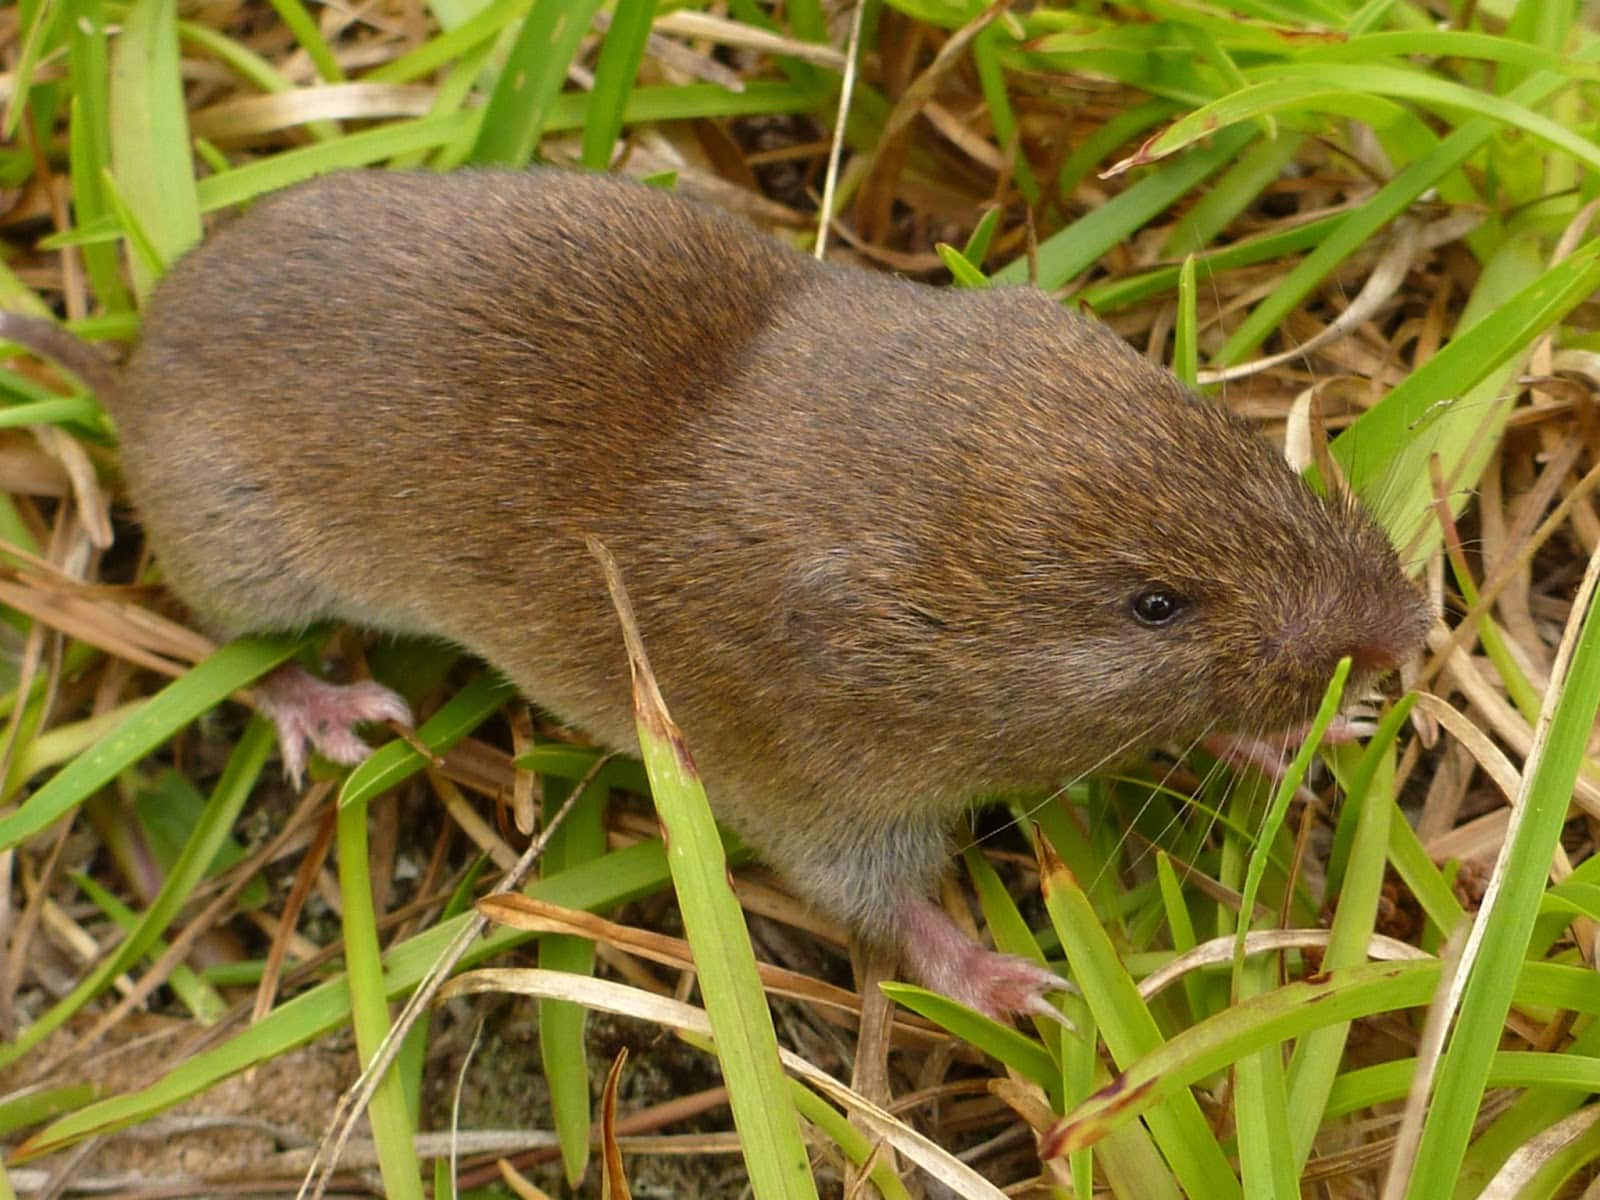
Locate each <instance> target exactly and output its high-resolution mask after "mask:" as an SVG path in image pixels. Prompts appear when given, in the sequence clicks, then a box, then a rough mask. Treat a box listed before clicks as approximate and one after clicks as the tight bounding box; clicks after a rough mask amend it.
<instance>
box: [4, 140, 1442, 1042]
mask: <svg viewBox="0 0 1600 1200" xmlns="http://www.w3.org/2000/svg"><path fill="white" fill-rule="evenodd" d="M12 330H16V332H15V333H12V332H11V331H12ZM0 334H7V335H9V336H14V337H16V338H17V340H21V341H28V340H29V338H28V336H27V328H26V327H25V326H22V325H17V324H15V323H13V324H10V325H7V326H5V327H4V328H0ZM43 348H44V349H45V350H47V351H48V350H49V349H50V347H48V346H44V347H43ZM58 349H59V347H58ZM68 365H69V366H70V365H72V364H71V362H70V361H69V362H68ZM89 369H90V371H92V367H91V368H89ZM91 382H92V381H91ZM101 390H102V391H103V393H104V395H103V399H104V400H105V401H106V403H107V404H108V406H109V407H110V409H111V411H112V413H113V415H114V417H115V419H116V422H117V426H118V429H119V431H120V434H121V439H122V446H123V459H124V464H125V469H126V474H127V480H128V485H129V488H130V490H131V492H132V495H133V499H134V501H135V503H136V505H137V507H138V510H139V512H140V514H141V516H142V519H143V521H144V524H145V526H146V528H147V530H148V532H149V537H150V540H151V542H152V543H153V545H154V547H155V550H156V552H157V554H158V555H159V557H160V561H161V563H162V564H163V566H164V568H165V571H166V573H167V577H168V579H169V580H170V582H171V584H172V586H173V588H174V589H176V591H177V592H178V594H179V595H181V596H182V597H183V598H184V599H185V600H186V601H187V602H188V603H189V604H190V605H191V606H192V607H193V608H194V610H195V612H196V613H197V614H199V615H200V616H201V617H202V618H203V619H204V620H205V621H206V622H207V623H208V624H209V625H210V626H211V627H212V628H214V629H216V630H218V631H219V632H228V633H243V632H247V631H265V630H284V629H296V628H299V627H302V626H304V625H306V624H307V623H309V622H314V621H320V620H327V619H335V620H344V621H352V622H356V623H358V624H361V625H364V626H369V627H372V628H376V629H384V630H392V631H396V632H401V633H410V634H425V635H432V636H436V637H441V638H446V639H449V640H451V641H453V642H456V643H459V644H460V645H462V646H465V647H467V648H468V649H470V650H472V651H473V652H475V653H476V654H479V655H481V656H482V657H483V658H485V659H487V660H488V661H489V662H491V663H493V664H494V665H496V666H497V667H499V668H500V669H501V670H503V671H504V672H505V673H506V674H507V675H508V676H509V677H510V678H511V679H512V680H513V681H514V682H515V683H516V684H517V685H518V687H520V688H521V689H522V691H523V692H524V693H525V694H526V695H527V696H528V697H530V698H531V699H533V700H535V701H537V702H538V703H539V704H541V705H543V706H545V707H546V708H548V709H549V710H550V711H552V712H553V713H555V714H557V715H559V716H560V717H562V718H564V719H566V720H569V721H571V722H573V723H574V724H576V725H578V726H580V727H582V728H584V729H586V730H588V731H589V732H590V733H592V734H594V735H595V736H597V737H599V738H601V739H602V740H604V741H606V742H609V743H612V744H614V745H617V746H621V747H632V746H633V745H634V729H633V716H632V709H631V705H630V699H629V687H628V675H627V669H626V663H625V659H624V655H623V648H622V640H621V637H620V636H619V633H618V627H617V621H616V617H615V615H614V613H613V611H612V608H611V605H610V603H609V601H608V599H607V595H606V588H605V584H604V581H603V579H602V576H601V573H600V571H599V570H598V569H597V567H596V565H595V563H594V561H593V560H592V559H591V558H590V556H589V552H588V551H587V549H586V548H585V538H586V536H588V535H591V534H592V535H597V536H598V537H599V538H600V539H601V540H602V541H603V542H604V543H605V544H606V546H608V547H609V548H610V550H611V551H612V553H613V554H614V555H615V556H616V558H617V560H618V561H619V562H620V564H621V567H622V571H623V574H624V577H625V579H626V581H627V584H628V587H629V590H630V592H631V594H632V597H633V600H634V603H635V606H636V607H637V610H638V615H639V620H640V625H641V629H642V632H643V635H644V638H645V643H646V645H647V646H648V647H649V650H650V653H651V655H652V658H653V660H654V662H655V665H656V668H657V672H658V674H659V677H660V679H661V684H662V688H663V691H664V692H665V694H666V698H667V701H668V703H669V704H670V705H671V707H672V711H673V714H674V716H675V717H676V718H677V720H678V723H679V724H680V725H681V726H682V728H683V729H684V731H685V733H686V735H687V737H688V739H689V743H690V745H691V746H692V748H693V750H694V754H695V757H696V759H697V761H698V762H699V764H700V766H701V768H702V771H703V773H704V776H705V780H706V785H707V789H708V791H709V793H710V796H711V798H712V801H713V803H714V804H715V805H716V806H717V810H718V812H719V813H720V815H721V816H722V817H724V818H725V819H726V820H727V821H728V823H729V824H730V825H732V826H733V827H734V828H735V829H736V830H738V831H739V833H741V834H742V835H743V836H744V837H745V838H746V839H747V840H748V841H749V842H751V843H752V844H753V845H754V846H755V847H756V849H757V850H758V851H759V852H760V853H761V854H762V855H763V856H764V857H765V858H766V860H767V861H768V862H770V863H771V864H772V865H774V866H776V867H777V868H779V869H780V870H781V871H782V872H783V873H784V874H785V875H786V876H787V877H788V878H789V880H790V881H791V882H792V883H793V885H794V886H795V887H796V888H797V889H798V890H799V891H800V892H801V893H802V894H803V895H804V896H806V897H808V898H809V899H811V900H812V901H813V902H815V903H816V904H817V905H818V907H820V908H821V909H823V910H824V911H826V912H827V913H829V914H832V915H833V916H835V917H838V918H841V919H843V920H844V921H846V922H848V923H849V924H850V926H851V927H852V928H853V929H855V930H856V931H857V932H858V933H860V934H862V935H865V936H866V937H867V938H868V939H870V940H872V941H875V942H877V943H882V944H889V945H895V946H898V947H899V948H900V949H901V950H902V952H903V954H904V956H905V959H906V960H907V962H908V964H909V966H910V968H911V970H912V972H913V973H914V974H915V975H916V976H917V977H918V978H920V979H922V980H923V981H924V982H926V983H928V984H930V985H931V986H934V987H937V988H940V989H942V990H944V991H946V992H948V993H950V994H952V995H955V996H956V997H958V998H960V999H963V1000H966V1001H967V1002H969V1003H972V1004H974V1005H976V1006H977V1007H980V1008H983V1009H986V1010H988V1011H990V1012H1003V1011H1013V1010H1018V1009H1027V1008H1034V1007H1036V1006H1037V1004H1038V997H1039V993H1040V992H1041V991H1042V990H1043V989H1044V988H1045V987H1047V986H1048V985H1049V984H1050V983H1051V982H1052V981H1053V977H1051V976H1048V975H1046V974H1044V973H1041V972H1039V971H1038V970H1037V969H1035V968H1032V967H1031V966H1028V965H1025V964H1020V963H1019V962H1017V960H1012V959H1007V958H1004V957H1002V956H998V955H993V954H990V953H988V952H986V951H982V950H980V949H979V948H977V947H976V946H974V945H972V944H971V943H970V942H967V941H966V940H965V939H964V938H963V937H962V936H961V935H960V934H959V933H957V932H956V930H955V927H954V926H953V925H952V924H951V923H950V922H949V920H948V918H946V917H945V916H944V915H943V913H942V912H941V911H940V910H938V909H937V908H935V907H934V906H933V905H932V904H931V902H930V901H929V900H928V897H929V895H930V893H931V889H932V887H933V885H934V883H935V881H936V880H937V878H938V876H939V874H940V872H941V870H942V869H943V867H944V864H945V859H946V844H945V843H946V835H947V831H948V829H949V828H950V826H951V824H952V823H953V822H954V820H955V819H956V817H957V816H958V814H959V813H961V811H962V810H963V807H964V806H965V805H967V804H969V803H970V802H971V801H972V799H973V798H974V797H975V796H977V795H980V794H983V793H988V792H994V791H998V790H1004V789H1014V788H1022V787H1035V786H1049V785H1051V784H1056V783H1060V782H1062V781H1064V780H1067V779H1070V778H1073V777H1075V776H1078V775H1080V774H1081V773H1083V772H1086V771H1088V770H1090V769H1092V768H1094V767H1096V766H1099V765H1101V764H1103V763H1106V762H1108V761H1110V760H1113V759H1115V758H1117V757H1118V756H1120V755H1123V754H1125V753H1126V752H1129V751H1132V750H1137V749H1139V748H1142V747H1148V746H1151V745H1154V744H1157V743H1187V742H1189V741H1191V740H1192V739H1194V738H1196V737H1197V736H1200V735H1202V734H1206V733H1214V732H1243V733H1260V734H1265V733H1272V732H1281V731H1283V730H1285V729H1289V728H1293V727H1295V726H1297V725H1299V724H1300V723H1301V722H1303V721H1304V720H1305V719H1306V718H1307V717H1308V716H1309V714H1310V712H1311V710H1312V708H1313V706H1314V705H1315V703H1316V701H1317V700H1318V699H1319V698H1320V696H1321V694H1322V691H1323V688H1324V686H1325V684H1326V681H1327V679H1328V676H1329V673H1330V672H1331V670H1332V668H1333V666H1334V664H1335V662H1336V661H1337V660H1338V659H1339V658H1340V657H1341V656H1342V655H1347V654H1348V655H1351V656H1352V657H1353V658H1354V660H1355V662H1356V664H1357V666H1358V668H1360V670H1361V672H1362V673H1364V674H1366V675H1369V676H1370V675H1372V674H1375V673H1378V672H1381V671H1383V670H1386V669H1388V668H1391V667H1393V666H1395V665H1397V664H1398V663H1399V662H1400V661H1401V660H1403V659H1404V658H1406V657H1407V656H1409V655H1410V653H1411V652H1412V651H1413V650H1414V649H1415V647H1416V646H1417V645H1418V644H1419V642H1420V639H1421V636H1422V633H1423V630H1424V627H1425V624H1426V621H1427V614H1426V609H1425V607H1424V605H1423V603H1422V601H1421V599H1420V597H1419V595H1418V593H1417V592H1416V591H1415V590H1414V589H1413V588H1412V587H1411V586H1410V584H1408V583H1407V581H1406V580H1405V578H1404V577H1403V575H1402V573H1401V570H1400V568H1399V565H1398V564H1397V562H1396V559H1395V555H1394V553H1393V551H1392V550H1391V548H1390V546H1389V543H1388V541H1387V540H1386V538H1385V537H1384V535H1383V534H1382V533H1381V532H1380V531H1379V530H1378V529H1377V527H1376V526H1375V525H1373V523H1372V522H1371V521H1370V520H1369V519H1368V518H1367V517H1366V516H1365V515H1363V514H1362V513H1361V512H1359V511H1358V510H1357V509H1355V508H1353V507H1352V506H1350V505H1349V504H1347V503H1344V502H1340V501H1329V500H1325V499H1322V498H1319V497H1318V496H1316V495H1315V494H1313V493H1312V491H1311V490H1310V489H1308V488H1307V487H1306V486H1305V485H1304V484H1303V483H1302V482H1301V480H1300V479H1299V478H1298V477H1297V476H1296V475H1295V474H1294V473H1293V472H1291V471H1290V470H1289V468H1288V467H1287V466H1286V465H1285V464H1284V462H1283V460H1282V459H1281V458H1280V457H1279V456H1278V455H1277V454H1276V453H1274V452H1273V450H1272V449H1270V448H1269V447H1268V446H1267V445H1266V444H1265V443H1264V442H1262V441H1260V440H1259V439H1258V438H1256V437H1255V436H1253V435H1252V434H1251V433H1250V431H1249V430H1248V429H1247V428H1246V427H1245V426H1244V425H1243V424H1242V423H1241V422H1239V421H1237V420H1235V419H1234V418H1232V417H1230V416H1228V415H1225V414H1224V413H1223V412H1221V411H1219V410H1218V409H1217V408H1215V407H1212V406H1210V405H1208V404H1205V403H1203V402H1200V401H1198V400H1197V399H1195V398H1194V397H1193V396H1192V395H1191V394H1190V393H1189V392H1187V391H1186V390H1185V389H1184V388H1183V387H1182V386H1181V385H1180V384H1179V383H1178V382H1177V380H1176V379H1175V378H1174V377H1173V376H1172V375H1170V374H1168V373H1167V372H1165V371H1162V370H1160V369H1158V368H1156V367H1154V366H1152V365H1151V364H1149V363H1148V362H1146V361H1145V360H1143V359H1142V358H1140V357H1139V356H1138V355H1137V354H1135V353H1134V352H1133V351H1132V349H1131V348H1129V347H1128V346H1127V345H1126V344H1125V343H1124V342H1122V341H1121V340H1120V339H1118V338H1117V337H1116V336H1114V335H1113V334H1111V333H1110V332H1108V331H1107V330H1105V329H1103V328H1101V327H1100V326H1098V325H1096V324H1094V323H1092V322H1090V321H1087V320H1084V319H1081V318H1079V317H1077V316H1074V315H1072V314H1070V313H1068V312H1065V311H1063V309H1062V308H1061V307H1060V306H1059V305H1057V304H1055V303H1053V302H1051V301H1050V300H1049V299H1048V298H1047V297H1045V296H1044V295H1042V294H1041V293H1039V292H1037V291H1034V290H1032V289H1028V288H1007V289H994V290H990V291H954V290H945V289H935V288H931V287H925V286H921V285H917V284H912V283H908V282H904V281H902V280H898V279H894V278H889V277H885V276H879V275H872V274H868V273H865V272H860V271H855V270H850V269H846V268H842V267H838V266H833V265H822V264H818V263H816V262H814V261H812V260H811V259H809V258H806V257H804V256H802V255H800V254H797V253H795V252H793V251H791V250H789V249H787V248H785V247H783V246H781V245H779V244H778V243H776V242H774V241H772V240H771V239H769V238H767V237H765V236H764V235H762V234H761V233H759V232H758V231H756V230H755V229H753V228H751V227H749V226H747V225H746V224H744V223H743V222H741V221H739V220H737V219H735V218H733V217H730V216H728V215H725V214H722V213H719V212H716V211H713V210H710V209H708V208H705V207H702V206H700V205H697V204H695V203H691V202H689V201H687V200H684V199H681V198H678V197H675V196H672V195H668V194H664V193H661V192H658V191H652V190H649V189H646V188H643V187H641V186H639V185H636V184H634V183H631V182H627V181H625V180H621V179H616V178H609V177H603V176H595V175H582V174H574V173H567V172H559V171H554V170H535V171H530V172H526V173H507V172H472V173H466V172H463V173H458V174H454V175H447V176H436V175H412V174H384V173H354V174H345V175H339V176H333V177H329V178H326V179H322V180H318V181H316V182H313V183H309V184H306V185H304V186H301V187H298V188H295V189H293V190H291V191H289V192H286V193H283V194H281V195H278V196H274V197H272V198H270V199H267V200H265V201H263V202H262V203H260V204H259V205H258V206H257V207H256V208H254V209H253V210H252V211H251V212H249V213H248V214H246V215H245V216H244V217H242V218H240V219H239V220H237V221H235V222H233V223H232V224H230V225H228V226H227V227H226V228H225V229H223V230H222V231H221V232H219V233H217V234H216V235H215V236H213V237H212V238H210V239H209V240H208V241H207V242H206V243H205V244H204V245H203V246H201V247H200V248H199V249H197V250H195V251H194V252H193V253H191V254H190V255H189V256H188V257H186V258H184V259H183V260H182V261H181V262H179V263H178V264H177V265H176V266H175V267H174V268H173V270H172V271H171V273H170V275H169V276H168V277H167V279H166V280H165V281H164V282H163V283H162V285H161V286H160V287H159V288H158V289H157V290H156V292H155V294H154V296H153V297H152V299H151V302H150V305H149V308H148V311H147V313H146V315H145V319H144V327H143V340H142V342H141V344H140V345H139V347H138V348H137V349H136V350H135V352H134V354H133V356H132V359H131V360H130V362H129V363H128V365H127V367H126V369H125V370H124V371H123V372H122V373H121V377H120V380H119V381H118V382H116V383H115V384H112V385H110V386H103V387H102V388H101ZM368 687H369V689H370V687H371V685H368ZM324 688H325V689H326V692H325V694H320V695H319V697H312V698H309V699H308V698H306V697H303V696H302V697H298V698H297V697H295V696H293V695H289V696H287V697H285V696H282V695H280V696H278V697H277V698H276V700H277V704H278V707H279V708H280V709H282V710H283V711H281V712H280V713H279V715H280V718H281V721H282V723H283V724H284V725H285V731H286V744H287V745H288V747H289V749H290V751H291V752H292V751H293V750H294V749H295V747H296V745H297V744H298V743H299V740H300V738H302V737H310V738H311V740H312V741H313V742H317V743H318V744H319V745H321V746H322V747H323V748H324V749H327V750H330V751H331V752H333V753H334V754H336V755H339V756H340V757H344V758H349V757H353V756H354V755H355V754H356V753H359V745H358V744H355V743H354V742H353V735H351V734H350V733H349V730H348V726H349V724H350V723H351V721H352V720H353V719H356V718H371V717H383V716H394V715H399V713H398V711H397V710H396V709H395V708H394V707H393V702H392V701H391V700H390V699H389V698H388V697H387V693H381V692H375V691H371V690H369V691H367V692H362V693H350V692H337V691H335V690H334V689H331V688H326V685H324ZM291 690H292V689H291ZM329 697H336V699H335V700H334V701H333V702H332V703H331V704H329V703H325V701H327V700H328V698H329ZM337 697H344V698H345V700H347V701H348V703H344V704H343V705H342V707H341V703H340V701H339V700H338V699H337ZM401 711H403V710H401ZM307 712H309V713H310V714H311V715H310V717H309V718H306V717H305V716H304V714H305V713H307ZM297 714H298V715H297ZM330 715H331V716H332V717H333V718H334V719H333V721H332V724H333V725H334V726H336V728H333V729H331V730H328V731H326V732H328V733H329V735H330V738H331V740H329V741H326V742H319V741H318V737H317V734H318V733H319V730H318V729H317V728H316V727H317V726H318V724H320V723H322V722H323V721H324V720H325V719H326V718H328V717H329V716H330ZM296 721H299V722H300V723H299V725H296ZM341 738H343V739H345V740H343V741H341V740H340V739H341Z"/></svg>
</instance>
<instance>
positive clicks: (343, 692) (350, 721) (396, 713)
mask: <svg viewBox="0 0 1600 1200" xmlns="http://www.w3.org/2000/svg"><path fill="white" fill-rule="evenodd" d="M257 697H258V699H259V701H260V704H261V709H262V711H263V712H265V713H266V714H267V715H268V716H269V717H271V718H272V720H273V723H274V724H276V725H277V727H278V751H279V753H280V754H281V755H282V757H283V771H284V774H285V775H287V776H288V777H289V779H290V780H291V781H293V783H294V784H295V785H296V786H299V784H300V780H301V778H302V777H303V776H304V775H305V769H306V759H307V758H308V757H309V750H310V749H315V750H316V751H317V753H318V754H320V755H322V756H323V757H324V758H326V759H328V760H329V761H330V762H336V763H339V764H340V765H342V766H353V765H354V764H356V763H358V762H360V761H361V760H362V759H364V758H366V756H367V755H368V754H369V753H371V747H369V746H368V745H367V744H366V742H364V741H362V740H361V739H360V738H359V737H357V736H356V732H355V727H356V726H357V725H361V724H366V723H369V722H382V721H398V722H399V723H400V724H402V725H405V726H408V727H409V726H410V724H411V708H410V706H409V705H407V704H406V702H405V701H404V700H402V699H401V698H400V697H399V696H398V695H396V694H395V693H394V692H391V691H390V690H389V689H388V688H386V687H383V686H382V685H381V684H376V683H371V682H366V683H346V684H338V683H328V682H326V681H325V680H322V679H318V678H317V677H316V676H315V675H312V674H311V673H310V672H309V671H306V670H304V669H302V668H300V667H282V668H280V669H279V670H277V671H274V672H273V673H272V674H271V675H270V676H268V677H267V679H266V680H265V681H264V682H263V683H262V684H261V686H260V688H259V690H258V692H257Z"/></svg>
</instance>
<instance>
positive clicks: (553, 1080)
mask: <svg viewBox="0 0 1600 1200" xmlns="http://www.w3.org/2000/svg"><path fill="white" fill-rule="evenodd" d="M543 782H544V818H545V820H546V821H548V820H550V819H551V818H552V817H553V816H554V815H555V813H556V812H557V811H558V810H559V809H560V808H561V805H562V804H563V803H564V802H565V800H566V799H567V797H568V795H570V794H571V792H572V788H573V784H572V783H571V782H570V781H567V780H562V779H558V778H556V777H555V776H546V777H545V778H544V781H543ZM596 782H597V783H598V781H596ZM605 810H606V792H605V789H604V788H603V787H598V786H594V785H591V786H590V787H589V789H588V790H587V791H586V792H585V794H584V795H582V796H580V797H579V798H578V802H577V803H576V804H575V805H574V806H573V808H572V811H571V812H569V813H568V814H567V818H566V820H565V821H563V822H562V823H561V824H560V825H559V826H558V827H557V828H556V829H555V830H554V831H553V832H552V833H551V835H550V840H549V842H548V843H547V844H546V845H545V850H544V857H543V858H542V859H541V860H540V874H541V875H543V876H545V877H546V878H548V877H550V876H552V875H558V874H560V873H561V872H562V871H567V870H571V869H572V868H574V867H577V866H579V865H581V864H583V863H586V862H592V861H594V860H595V859H597V858H599V857H600V856H601V855H602V854H603V853H605V848H606V825H605ZM539 965H540V966H541V967H543V968H545V969H546V970H551V971H571V972H574V973H577V974H582V975H587V974H589V973H590V972H591V971H593V970H594V943H593V942H591V941H589V940H588V939H587V938H581V937H568V936H566V935H547V936H545V937H542V938H540V939H539ZM588 1018H589V1010H588V1009H586V1008H584V1007H583V1006H582V1005H580V1004H572V1003H569V1002H567V1001H565V1000H547V999H541V1000H540V1001H539V1055H540V1058H541V1060H542V1061H543V1063H544V1077H545V1081H546V1082H547V1083H548V1084H549V1085H550V1110H551V1116H552V1118H553V1119H554V1122H555V1127H556V1134H557V1136H558V1137H559V1138H560V1139H561V1160H562V1165H563V1166H564V1167H565V1168H566V1173H567V1183H568V1184H569V1185H571V1186H572V1187H577V1186H578V1181H579V1180H580V1179H582V1178H583V1172H584V1169H585V1168H586V1167H587V1166H588V1164H589V1112H590V1097H589V1056H588V1051H587V1047H586V1046H585V1044H584V1031H585V1027H586V1025H587V1023H588Z"/></svg>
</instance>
